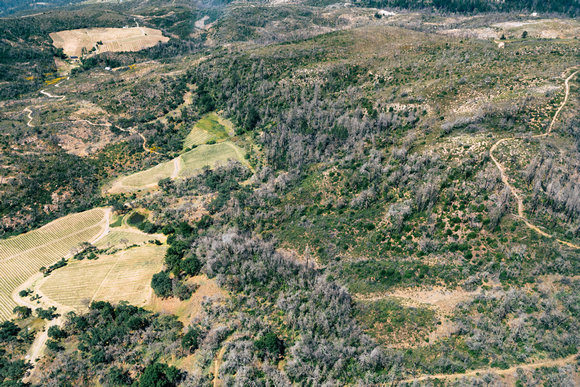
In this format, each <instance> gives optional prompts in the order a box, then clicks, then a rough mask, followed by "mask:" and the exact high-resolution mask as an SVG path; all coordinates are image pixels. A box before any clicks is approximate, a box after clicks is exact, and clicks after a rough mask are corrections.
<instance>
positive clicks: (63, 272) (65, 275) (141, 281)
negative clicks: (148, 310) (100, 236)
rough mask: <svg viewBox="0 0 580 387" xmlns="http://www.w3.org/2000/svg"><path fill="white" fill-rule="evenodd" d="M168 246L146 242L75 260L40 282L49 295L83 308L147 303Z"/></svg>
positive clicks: (62, 302)
mask: <svg viewBox="0 0 580 387" xmlns="http://www.w3.org/2000/svg"><path fill="white" fill-rule="evenodd" d="M166 250H167V246H156V245H146V246H142V247H135V248H131V249H129V250H124V251H120V252H118V253H116V254H113V255H110V256H101V257H99V259H97V260H86V259H85V260H82V261H74V262H72V263H70V264H69V265H67V266H66V267H64V268H62V269H59V270H56V271H55V272H54V273H53V274H51V275H50V276H49V277H47V278H46V280H45V281H44V282H43V283H42V284H40V287H39V291H40V293H42V294H44V296H45V297H48V298H50V299H51V300H53V301H55V302H57V303H59V304H61V305H65V306H68V307H71V308H73V309H77V310H83V309H84V308H86V306H87V305H88V303H90V301H92V300H95V301H110V302H113V303H114V302H119V301H122V300H126V301H129V302H130V303H131V304H134V305H144V304H146V303H147V302H148V301H149V297H150V293H151V287H150V282H151V277H152V276H153V274H155V273H156V272H158V271H159V270H160V269H161V266H162V264H163V257H164V255H165V251H166Z"/></svg>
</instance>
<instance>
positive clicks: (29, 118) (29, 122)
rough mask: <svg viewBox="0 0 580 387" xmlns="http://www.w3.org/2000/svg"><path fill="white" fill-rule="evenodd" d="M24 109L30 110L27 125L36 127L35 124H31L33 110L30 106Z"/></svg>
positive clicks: (25, 110)
mask: <svg viewBox="0 0 580 387" xmlns="http://www.w3.org/2000/svg"><path fill="white" fill-rule="evenodd" d="M23 111H24V112H28V122H27V123H26V125H28V127H30V128H34V125H32V124H31V122H32V110H30V108H29V107H26V108H24V110H23Z"/></svg>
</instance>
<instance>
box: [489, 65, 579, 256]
mask: <svg viewBox="0 0 580 387" xmlns="http://www.w3.org/2000/svg"><path fill="white" fill-rule="evenodd" d="M578 72H580V70H577V71H575V72H573V73H572V74H570V76H569V77H568V78H566V81H565V82H564V86H565V89H566V94H565V96H564V100H563V101H562V103H561V104H560V107H559V108H558V110H557V111H556V114H554V117H553V118H552V121H551V122H550V126H549V127H548V130H547V131H546V133H543V134H538V135H535V136H532V138H540V137H548V136H549V135H550V133H552V129H553V128H554V125H555V123H556V120H557V119H558V115H559V114H560V112H561V111H562V109H563V108H564V106H565V105H566V103H567V102H568V98H569V97H570V80H571V79H572V78H573V77H574V76H575V75H576V74H578ZM514 138H515V137H509V138H502V139H501V140H499V141H497V142H496V143H495V144H493V146H492V147H491V149H490V150H489V155H490V156H491V160H492V161H493V163H494V164H495V166H496V167H497V169H498V170H499V173H500V175H501V181H502V182H503V183H504V184H505V185H506V187H508V188H509V190H510V192H511V193H512V195H513V196H514V198H516V201H517V202H518V216H519V217H520V218H521V219H522V220H523V222H524V223H525V225H526V226H527V227H528V228H530V229H532V230H534V231H535V232H537V233H538V234H540V235H542V236H545V237H548V238H552V237H553V236H552V235H550V234H548V233H546V232H544V231H542V230H540V228H539V227H538V226H536V225H534V224H533V223H531V222H530V221H529V220H528V219H527V218H526V216H525V214H524V210H525V208H524V201H523V199H522V197H521V196H520V195H519V194H518V193H517V192H516V190H515V188H514V187H513V186H512V185H511V184H510V182H509V179H508V176H507V174H506V170H505V168H504V166H503V165H501V163H500V162H499V161H498V160H497V158H496V157H495V156H494V154H493V153H494V152H495V150H496V149H497V147H498V146H499V145H501V144H503V143H504V142H507V141H510V140H513V139H514ZM554 239H555V240H557V241H558V242H560V243H561V244H563V245H566V246H568V247H571V248H573V249H580V246H579V245H576V244H574V243H570V242H567V241H564V240H561V239H558V238H554Z"/></svg>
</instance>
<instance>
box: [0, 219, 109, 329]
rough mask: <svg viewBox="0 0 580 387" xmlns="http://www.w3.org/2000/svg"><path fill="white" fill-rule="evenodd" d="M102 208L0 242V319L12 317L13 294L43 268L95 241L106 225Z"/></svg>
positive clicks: (14, 304)
mask: <svg viewBox="0 0 580 387" xmlns="http://www.w3.org/2000/svg"><path fill="white" fill-rule="evenodd" d="M105 215H108V212H107V211H106V210H104V209H102V208H96V209H93V210H90V211H85V212H81V213H78V214H73V215H69V216H66V217H64V218H61V219H58V220H55V221H54V222H51V223H49V224H47V225H46V226H44V227H41V228H39V229H38V230H34V231H30V232H27V233H25V234H22V235H19V236H17V237H14V238H9V239H6V240H3V241H0V320H6V319H8V318H10V316H11V315H12V310H13V309H14V307H15V306H16V303H15V302H14V301H13V300H12V297H11V295H12V293H13V292H14V290H15V289H17V288H18V287H19V286H20V285H22V284H23V283H24V282H26V281H27V280H28V279H29V278H30V277H31V276H33V275H34V274H37V273H38V270H39V269H40V268H41V267H42V266H46V267H48V266H49V265H51V264H53V263H54V262H56V261H57V260H59V259H61V258H62V257H64V256H66V255H68V254H69V253H70V252H71V249H72V248H74V247H76V246H78V245H79V244H80V243H82V242H91V241H93V240H94V239H95V238H97V237H98V236H99V235H101V233H103V231H104V229H105V226H106V219H105Z"/></svg>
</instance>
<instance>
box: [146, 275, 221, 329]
mask: <svg viewBox="0 0 580 387" xmlns="http://www.w3.org/2000/svg"><path fill="white" fill-rule="evenodd" d="M188 283H190V284H197V285H199V288H198V289H197V290H196V291H195V293H193V295H192V296H191V298H190V299H189V300H185V301H180V300H179V298H168V299H162V298H159V297H157V296H155V295H153V297H152V298H151V303H150V304H149V305H148V308H149V309H151V310H153V311H154V312H159V313H165V314H173V315H176V316H177V317H178V318H179V321H181V322H183V323H184V324H185V325H188V324H189V323H190V322H191V320H192V319H194V318H195V316H196V315H198V314H199V313H200V312H201V310H202V302H203V300H204V299H206V298H213V299H222V300H223V299H225V298H227V297H228V293H227V292H226V291H225V290H224V289H222V288H220V287H219V286H218V284H217V283H216V282H215V280H214V279H211V278H208V277H207V276H206V275H205V274H202V275H198V276H195V277H192V278H190V279H189V280H188Z"/></svg>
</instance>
